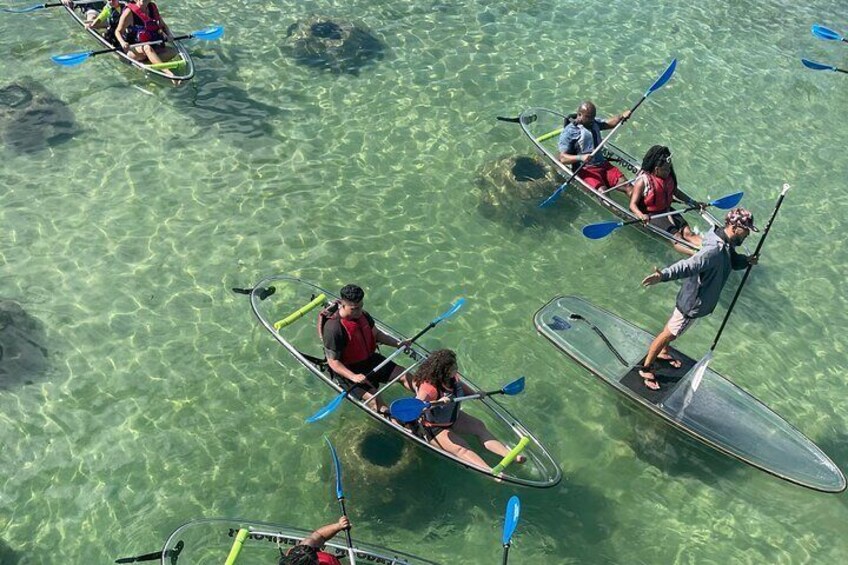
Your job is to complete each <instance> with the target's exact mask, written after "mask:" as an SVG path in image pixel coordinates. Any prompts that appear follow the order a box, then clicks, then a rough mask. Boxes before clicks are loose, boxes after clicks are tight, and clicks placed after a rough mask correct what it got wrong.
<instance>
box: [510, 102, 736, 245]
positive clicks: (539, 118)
mask: <svg viewBox="0 0 848 565" xmlns="http://www.w3.org/2000/svg"><path fill="white" fill-rule="evenodd" d="M567 119H569V117H568V116H567V115H566V114H563V113H561V112H557V111H554V110H548V109H546V108H530V109H528V110H524V111H523V112H522V113H521V115H520V116H519V117H518V119H517V121H518V123H519V124H520V125H521V130H522V131H523V132H524V134H525V135H526V136H527V137H528V138H529V139H530V141H531V143H533V146H534V147H535V148H536V151H537V152H538V153H539V154H541V155H542V156H543V157H545V159H546V160H547V161H548V162H549V163H550V164H551V166H552V167H553V168H554V169H555V170H556V171H558V172H559V173H560V174H561V175H563V176H564V177H565V178H568V177H570V176H571V174H572V172H573V171H572V170H571V168H570V167H569V166H568V165H565V164H563V163H561V162H560V160H559V159H558V158H557V155H558V153H559V151H558V150H557V141H558V139H559V134H560V133H561V132H562V129H563V127H564V124H565V121H566V120H567ZM513 120H514V119H513V118H510V121H513ZM601 151H602V152H603V154H604V156H605V157H606V158H607V159H608V160H609V161H610V162H612V163H613V164H614V165H615V166H617V167H618V168H619V169H621V171H622V172H623V173H625V174H626V173H628V172H629V173H630V180H633V178H635V175H636V174H637V173H638V172H639V170H640V169H641V166H642V163H641V160H637V159H636V158H635V157H633V156H632V155H629V154H628V153H626V152H625V151H624V150H622V149H621V148H619V147H618V146H616V145H614V144H613V143H605V144H604V147H603V148H602V150H601ZM571 185H572V186H575V187H577V188H578V189H579V190H580V192H582V193H583V194H585V195H586V196H588V197H589V198H590V199H591V200H592V201H593V202H595V203H596V204H598V205H599V206H601V207H603V208H605V209H607V210H609V211H610V212H612V213H613V214H614V215H616V216H617V217H618V218H620V219H621V220H622V221H624V222H628V221H634V220H635V223H633V224H632V226H633V227H634V228H636V229H638V230H640V231H642V232H644V233H647V234H649V235H652V236H654V237H658V238H660V239H662V240H665V241H668V242H669V243H671V244H679V245H682V246H683V247H686V248H688V249H691V250H693V251H697V250H698V248H697V247H695V246H694V245H692V244H691V243H690V242H688V241H686V240H684V239H683V238H680V237H678V236H676V235H673V234H671V233H669V232H667V231H665V230H663V229H660V228H658V227H657V226H654V225H652V224H645V223H643V222H640V221H639V220H638V218H636V216H635V215H634V214H633V212H631V211H630V207H629V206H630V204H629V202H628V201H627V198H626V197H625V196H624V195H623V194H618V193H617V192H616V191H608V192H603V191H598V190H595V189H593V188H592V187H590V186H589V185H588V184H586V183H585V182H584V181H583V180H582V179H581V178H580V177H579V176H576V177H574V180H572V181H571ZM678 190H680V188H678ZM680 192H681V193H683V194H684V195H686V197H687V198H688V197H689V195H688V194H686V192H685V191H683V190H680ZM696 215H699V216H701V218H703V220H704V221H706V222H707V224H708V225H709V229H712V227H713V226H718V225H723V224H722V223H719V222H718V220H716V218H715V217H714V216H713V215H712V214H710V213H709V212H707V211H701V212H695V211H693V212H691V213H688V214H684V217H687V218H689V219H690V220H691V218H692V217H694V216H696ZM690 225H693V227H694V224H692V223H691V221H690Z"/></svg>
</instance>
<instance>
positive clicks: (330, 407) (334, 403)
mask: <svg viewBox="0 0 848 565" xmlns="http://www.w3.org/2000/svg"><path fill="white" fill-rule="evenodd" d="M463 304H465V299H464V298H460V299H459V300H457V301H456V302H454V303H453V305H451V307H450V308H449V309H448V311H447V312H445V313H444V314H442V315H441V316H439V317H438V318H434V319H433V321H431V322H430V323H429V324H427V327H426V328H424V329H423V330H421V331H420V332H418V333H417V334H415V337H413V338H412V339H411V340H409V345H412V344H413V343H415V341H416V340H417V339H418V338H419V337H421V336H422V335H424V334H425V333H427V332H429V331H430V330H431V329H433V328H435V327H436V326H437V325H438V324H439V322H441V321H443V320H446V319H448V318H450V317H451V316H453V315H454V314H456V312H457V311H458V310H459V309H460V308H462V305H463ZM403 350H404V348H403V347H401V348H398V349H397V350H396V351H395V352H394V353H392V354H391V355H389V356H388V357H386V359H385V360H384V361H383V362H382V363H380V364H379V365H377V366H376V367H374V368H373V369H371V370H370V371H369V372H368V374H367V375H365V378H366V379H367V378H368V377H370V376H371V375H373V374H374V373H376V372H377V371H379V370H380V369H382V368H383V367H384V366H385V365H386V363H388V362H389V361H391V360H392V359H394V358H395V357H397V356H398V355H400V354H401V353H402V352H403ZM410 369H411V367H410ZM352 389H353V387H351V388H349V389H347V390H345V391H343V392H342V393H340V394H339V395H338V396H336V397H335V398H334V399H333V400H332V401H331V402H330V403H329V404H327V405H326V406H325V407H323V408H321V409H320V410H319V411H318V412H316V413H315V414H313V415H312V416H310V417H309V418H307V419H306V421H307V422H309V423H310V424H312V423H314V422H317V421H318V420H320V419H322V418H324V417H325V416H327V415H328V414H331V413H332V412H333V410H335V409H336V408H338V407H339V405H340V404H341V403H342V400H344V399H345V397H346V396H347V395H348V394H350V391H351V390H352Z"/></svg>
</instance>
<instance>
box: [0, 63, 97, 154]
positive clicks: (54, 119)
mask: <svg viewBox="0 0 848 565" xmlns="http://www.w3.org/2000/svg"><path fill="white" fill-rule="evenodd" d="M79 132H80V128H79V127H78V126H77V124H76V121H75V120H74V113H73V112H72V111H71V108H70V106H68V105H67V104H66V103H65V102H63V101H62V100H60V99H58V98H56V97H55V96H53V94H52V93H51V92H50V91H49V90H47V89H46V88H45V87H44V86H43V85H41V84H40V83H38V82H35V81H34V80H32V79H31V78H24V79H21V80H19V81H17V82H14V83H12V84H8V85H6V86H4V87H3V88H0V140H2V142H3V145H4V146H6V147H8V148H10V149H11V150H12V151H14V152H16V153H36V152H38V151H43V150H45V149H47V148H48V147H53V146H55V145H58V144H60V143H63V142H65V141H69V140H70V139H72V138H73V137H74V136H75V135H77V134H78V133H79Z"/></svg>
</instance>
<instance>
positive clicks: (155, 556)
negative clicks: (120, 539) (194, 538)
mask: <svg viewBox="0 0 848 565" xmlns="http://www.w3.org/2000/svg"><path fill="white" fill-rule="evenodd" d="M183 547H185V543H183V540H180V541H178V542H177V545H175V546H174V549H167V550H165V557H170V558H171V563H176V562H177V558H178V557H179V556H180V552H182V550H183ZM160 559H162V551H161V550H160V551H154V552H152V553H145V554H144V555H136V556H135V557H121V558H120V559H116V560H115V563H140V562H142V561H159V560H160Z"/></svg>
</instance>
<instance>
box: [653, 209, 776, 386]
mask: <svg viewBox="0 0 848 565" xmlns="http://www.w3.org/2000/svg"><path fill="white" fill-rule="evenodd" d="M752 231H760V230H758V229H757V228H756V227H755V226H754V215H753V214H751V212H749V211H748V210H745V209H744V208H736V209H734V210H731V211H730V212H728V213H727V217H726V218H725V221H724V228H718V227H716V228H715V229H714V230H713V231H711V232H709V233H707V234H706V235H705V236H704V239H703V244H702V246H701V249H700V250H699V251H698V252H697V253H696V254H695V255H693V256H692V257H689V258H688V259H683V260H681V261H678V262H677V263H674V264H673V265H670V266H668V267H666V268H665V269H663V270H661V271H660V270H657V269H656V268H655V269H654V272H653V273H652V274H650V275H648V276H647V277H645V279H644V280H643V281H642V285H643V286H651V285H654V284H657V283H658V282H667V281H673V280H677V279H684V281H683V285H682V286H681V288H680V292H678V293H677V302H676V304H675V308H674V313H673V314H672V315H671V318H670V319H669V321H668V323H667V324H666V325H665V327H664V328H663V330H662V332H660V334H659V335H658V336H657V337H656V338H654V341H653V342H652V343H651V346H650V347H649V348H648V354H647V356H646V357H645V360H644V361H643V363H642V369H641V370H640V371H639V376H641V377H642V379H644V381H645V386H646V387H648V388H649V389H651V390H658V389H659V388H660V385H659V383H658V382H657V380H656V375H654V373H653V371H654V363H655V362H656V361H657V359H660V360H663V361H667V362H668V363H669V364H670V365H671V366H672V367H680V366H681V363H680V360H679V359H674V358H673V357H672V356H671V353H670V352H669V351H668V345H669V344H670V343H671V342H672V341H674V340H675V339H677V338H678V337H680V336H681V335H683V332H685V331H686V330H687V329H688V328H689V327H690V326H691V325H692V323H693V322H694V321H695V320H696V319H697V318H703V317H704V316H707V315H709V314H711V313H712V311H713V310H715V307H716V305H717V304H718V299H719V296H720V295H721V290H722V289H723V288H724V283H726V282H727V278H728V277H729V276H730V271H731V270H739V269H744V268H745V267H747V266H748V265H749V264H751V265H754V264H756V263H757V257H756V256H755V255H752V256H746V255H741V254H739V253H736V247H737V246H739V245H741V244H742V242H743V241H745V238H746V237H748V235H749V234H750V233H751V232H752Z"/></svg>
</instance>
